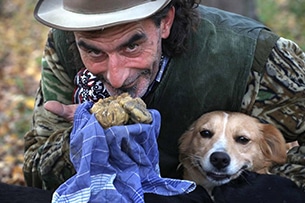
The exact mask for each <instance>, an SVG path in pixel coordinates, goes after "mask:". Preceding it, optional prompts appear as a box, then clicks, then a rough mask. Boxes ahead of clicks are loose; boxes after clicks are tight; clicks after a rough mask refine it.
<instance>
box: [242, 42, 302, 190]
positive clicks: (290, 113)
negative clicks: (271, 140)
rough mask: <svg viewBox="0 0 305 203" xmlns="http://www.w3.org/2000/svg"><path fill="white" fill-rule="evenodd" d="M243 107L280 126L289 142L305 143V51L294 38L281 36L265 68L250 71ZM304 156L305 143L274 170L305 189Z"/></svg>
mask: <svg viewBox="0 0 305 203" xmlns="http://www.w3.org/2000/svg"><path fill="white" fill-rule="evenodd" d="M242 110H243V111H244V112H245V113H248V114H251V115H252V116H254V117H257V118H259V119H260V120H262V121H264V122H267V123H272V124H274V125H275V126H277V127H278V128H279V129H280V130H281V132H282V133H283V136H284V137H285V139H286V141H287V142H292V141H298V143H299V145H305V114H304V112H305V53H304V52H303V51H302V50H301V49H300V48H299V46H298V45H297V44H296V43H295V42H293V41H290V40H287V39H285V38H280V39H279V40H278V41H277V43H276V45H275V47H274V48H273V49H272V52H271V54H270V55H269V58H268V60H267V62H266V64H265V72H264V73H263V74H261V75H260V74H259V73H257V72H255V71H253V72H252V73H251V74H250V79H249V82H248V88H247V92H246V94H245V96H244V98H243V103H242ZM304 156H305V146H297V147H295V148H294V149H292V150H291V151H289V152H288V159H287V163H286V164H284V165H283V166H277V167H275V168H273V169H272V171H271V172H272V173H274V174H279V175H282V176H285V177H288V178H290V179H292V180H293V181H295V182H296V183H297V184H298V185H299V186H300V187H302V188H303V189H304V190H305V162H304ZM302 157H303V158H302Z"/></svg>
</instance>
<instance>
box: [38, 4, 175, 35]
mask: <svg viewBox="0 0 305 203" xmlns="http://www.w3.org/2000/svg"><path fill="white" fill-rule="evenodd" d="M170 1H171V0H39V2H38V3H37V5H36V8H35V11H34V16H35V18H36V19H37V20H38V21H39V22H41V23H42V24H44V25H47V26H49V27H53V28H57V29H61V30H71V31H87V30H97V29H104V28H106V27H110V26H114V25H119V24H123V23H128V22H133V21H137V20H141V19H144V18H147V17H149V16H151V15H153V14H155V13H156V12H157V11H159V10H160V9H162V8H164V7H165V6H166V5H167V4H168V3H169V2H170Z"/></svg>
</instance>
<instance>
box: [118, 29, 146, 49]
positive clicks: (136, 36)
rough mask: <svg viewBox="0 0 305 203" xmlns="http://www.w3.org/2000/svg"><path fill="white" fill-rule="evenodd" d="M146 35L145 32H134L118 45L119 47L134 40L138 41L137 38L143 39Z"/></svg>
mask: <svg viewBox="0 0 305 203" xmlns="http://www.w3.org/2000/svg"><path fill="white" fill-rule="evenodd" d="M146 38H147V36H146V34H145V33H136V34H134V35H133V36H131V37H130V38H129V39H128V40H127V41H126V42H124V43H123V44H121V45H120V46H119V48H122V47H126V46H128V45H130V44H132V43H134V42H136V41H139V40H143V39H146Z"/></svg>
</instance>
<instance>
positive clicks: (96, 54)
mask: <svg viewBox="0 0 305 203" xmlns="http://www.w3.org/2000/svg"><path fill="white" fill-rule="evenodd" d="M87 53H88V55H90V56H91V57H94V58H95V57H100V56H101V55H102V52H101V51H97V50H88V51H87Z"/></svg>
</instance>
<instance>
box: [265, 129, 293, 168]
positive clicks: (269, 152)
mask: <svg viewBox="0 0 305 203" xmlns="http://www.w3.org/2000/svg"><path fill="white" fill-rule="evenodd" d="M261 131H262V134H263V141H262V143H261V146H260V147H261V149H262V152H263V154H264V156H265V157H266V158H267V160H268V161H269V162H271V163H277V164H283V163H285V162H286V157H287V154H286V142H285V139H284V137H283V135H282V133H281V132H280V131H279V130H278V129H277V128H276V127H275V126H273V125H271V124H261Z"/></svg>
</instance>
